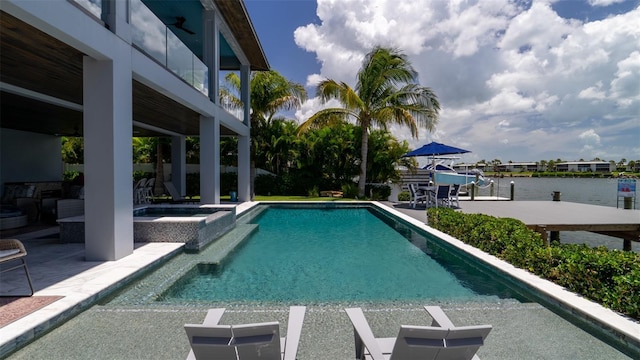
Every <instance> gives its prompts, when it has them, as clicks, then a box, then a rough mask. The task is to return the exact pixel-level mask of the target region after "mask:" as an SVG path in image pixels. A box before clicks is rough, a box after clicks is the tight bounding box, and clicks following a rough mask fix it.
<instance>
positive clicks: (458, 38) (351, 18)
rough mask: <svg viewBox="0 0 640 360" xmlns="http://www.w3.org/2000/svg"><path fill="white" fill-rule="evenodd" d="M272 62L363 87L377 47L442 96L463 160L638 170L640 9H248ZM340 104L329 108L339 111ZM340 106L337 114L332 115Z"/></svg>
mask: <svg viewBox="0 0 640 360" xmlns="http://www.w3.org/2000/svg"><path fill="white" fill-rule="evenodd" d="M245 4H246V7H247V10H248V12H249V15H250V17H251V19H252V21H253V25H254V27H255V29H256V32H257V34H258V37H259V38H260V41H261V43H262V46H263V48H264V51H265V53H266V55H267V58H268V60H269V63H270V65H271V67H272V68H273V69H274V70H277V71H279V72H280V73H281V74H283V75H284V76H285V77H287V78H288V79H290V80H292V81H295V82H298V83H301V84H303V85H305V86H306V87H307V91H308V92H309V95H310V99H309V100H308V101H307V102H306V103H305V104H304V105H303V107H302V108H301V109H300V110H299V111H297V112H296V113H295V114H293V113H291V114H286V115H287V116H288V117H290V118H296V119H297V120H298V121H303V120H305V119H306V118H308V116H310V115H311V114H313V113H314V112H315V111H317V110H319V109H321V108H322V106H327V105H322V104H321V103H320V102H319V101H318V99H315V98H314V94H315V84H316V83H317V81H318V80H319V79H322V78H331V79H335V80H339V81H345V82H347V83H350V84H352V85H353V83H354V82H355V74H356V73H357V71H358V69H359V68H360V65H361V62H362V58H363V56H364V55H365V54H366V53H367V51H368V50H370V49H371V48H372V47H373V46H374V45H378V44H379V45H382V46H388V47H395V48H399V49H401V50H402V51H403V52H404V53H405V54H406V55H407V56H408V57H409V59H410V60H411V62H412V64H413V66H414V67H415V68H416V70H417V71H418V73H419V74H420V77H419V82H420V84H421V85H422V86H428V87H431V88H432V89H433V90H434V91H435V93H436V94H437V95H438V97H439V99H440V102H441V105H442V111H441V116H440V122H439V124H438V126H437V128H436V130H435V131H434V132H432V133H428V132H426V131H422V132H421V133H420V135H419V138H418V139H415V138H411V136H410V135H409V132H408V131H407V130H406V129H402V128H398V129H393V133H394V134H395V135H396V137H398V138H399V139H401V140H407V141H408V142H409V143H410V146H411V147H412V148H415V147H419V146H420V145H422V144H424V143H427V142H430V141H438V142H444V143H448V144H452V145H456V146H459V147H463V148H466V149H469V150H471V151H472V152H471V153H470V154H467V155H465V156H464V158H463V159H462V160H463V161H469V162H474V161H479V160H481V159H486V160H492V159H495V158H497V159H500V160H502V161H505V162H506V161H509V160H512V161H537V160H542V159H546V160H549V159H556V158H561V159H563V160H579V159H584V160H591V159H593V158H600V159H603V160H616V161H619V160H620V159H621V158H626V159H627V160H640V26H638V24H640V0H623V1H619V0H560V1H553V0H541V1H537V0H536V1H513V0H511V1H510V0H488V1H474V0H468V1H444V0H411V1H409V0H406V1H404V0H317V1H315V0H245ZM330 105H331V104H329V106H330ZM333 105H334V106H335V104H333Z"/></svg>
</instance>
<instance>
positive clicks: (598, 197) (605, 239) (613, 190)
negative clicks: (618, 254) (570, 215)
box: [480, 177, 640, 251]
mask: <svg viewBox="0 0 640 360" xmlns="http://www.w3.org/2000/svg"><path fill="white" fill-rule="evenodd" d="M492 180H493V181H494V183H495V185H496V186H495V190H494V194H493V195H494V196H499V197H506V198H508V197H509V195H510V186H511V185H510V184H511V182H512V181H513V183H514V186H515V188H514V189H515V192H514V197H515V200H516V201H518V200H519V201H523V200H524V201H529V200H535V201H538V200H540V201H552V200H553V192H554V191H559V192H560V199H561V201H570V202H576V203H582V204H591V205H600V206H609V207H619V208H623V207H624V203H623V201H624V200H623V199H622V198H619V199H618V197H617V196H618V180H617V179H596V178H593V179H591V178H586V179H585V178H528V177H526V178H525V177H504V178H492ZM638 182H640V181H638ZM639 185H640V184H639ZM636 186H638V185H636ZM480 195H483V196H489V195H490V194H489V189H488V188H485V189H482V190H481V191H480ZM638 205H640V201H639V199H637V196H636V199H635V208H636V209H637V208H638ZM560 241H561V242H562V243H587V244H589V245H591V246H600V245H603V246H607V247H608V248H610V249H622V240H621V239H618V238H614V237H610V236H604V235H599V234H594V233H590V232H586V231H567V232H562V233H560ZM632 249H633V250H634V251H640V243H638V242H633V243H632Z"/></svg>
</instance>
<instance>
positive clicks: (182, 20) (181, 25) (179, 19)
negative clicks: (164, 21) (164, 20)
mask: <svg viewBox="0 0 640 360" xmlns="http://www.w3.org/2000/svg"><path fill="white" fill-rule="evenodd" d="M185 21H187V19H186V18H185V17H184V16H176V22H174V23H173V24H169V25H171V26H175V27H176V28H177V29H180V30H182V31H184V32H186V33H187V34H191V35H193V34H195V32H193V31H191V30H189V29H187V28H185V27H184V23H185Z"/></svg>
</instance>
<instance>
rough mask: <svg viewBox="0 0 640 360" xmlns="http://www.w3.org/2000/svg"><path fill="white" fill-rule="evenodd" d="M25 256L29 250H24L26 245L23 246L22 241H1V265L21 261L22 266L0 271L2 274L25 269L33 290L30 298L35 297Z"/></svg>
mask: <svg viewBox="0 0 640 360" xmlns="http://www.w3.org/2000/svg"><path fill="white" fill-rule="evenodd" d="M25 256H27V250H26V249H25V248H24V245H22V242H20V240H17V239H0V264H3V263H6V262H9V261H14V260H20V261H21V264H19V265H16V266H13V267H9V268H7V269H2V270H0V274H1V273H5V272H8V271H11V270H15V269H18V268H24V272H25V274H26V275H27V280H28V281H29V288H30V289H31V293H30V294H29V296H31V295H33V283H32V282H31V275H29V269H28V268H27V262H26V261H25V259H24V258H25Z"/></svg>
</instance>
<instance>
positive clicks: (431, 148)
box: [402, 142, 470, 157]
mask: <svg viewBox="0 0 640 360" xmlns="http://www.w3.org/2000/svg"><path fill="white" fill-rule="evenodd" d="M468 152H470V151H469V150H465V149H460V148H457V147H455V146H449V145H445V144H440V143H437V142H430V143H428V144H426V145H422V147H421V148H418V149H415V150H413V151H409V152H408V153H406V154H404V155H402V157H412V156H441V155H453V154H464V153H468Z"/></svg>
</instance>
